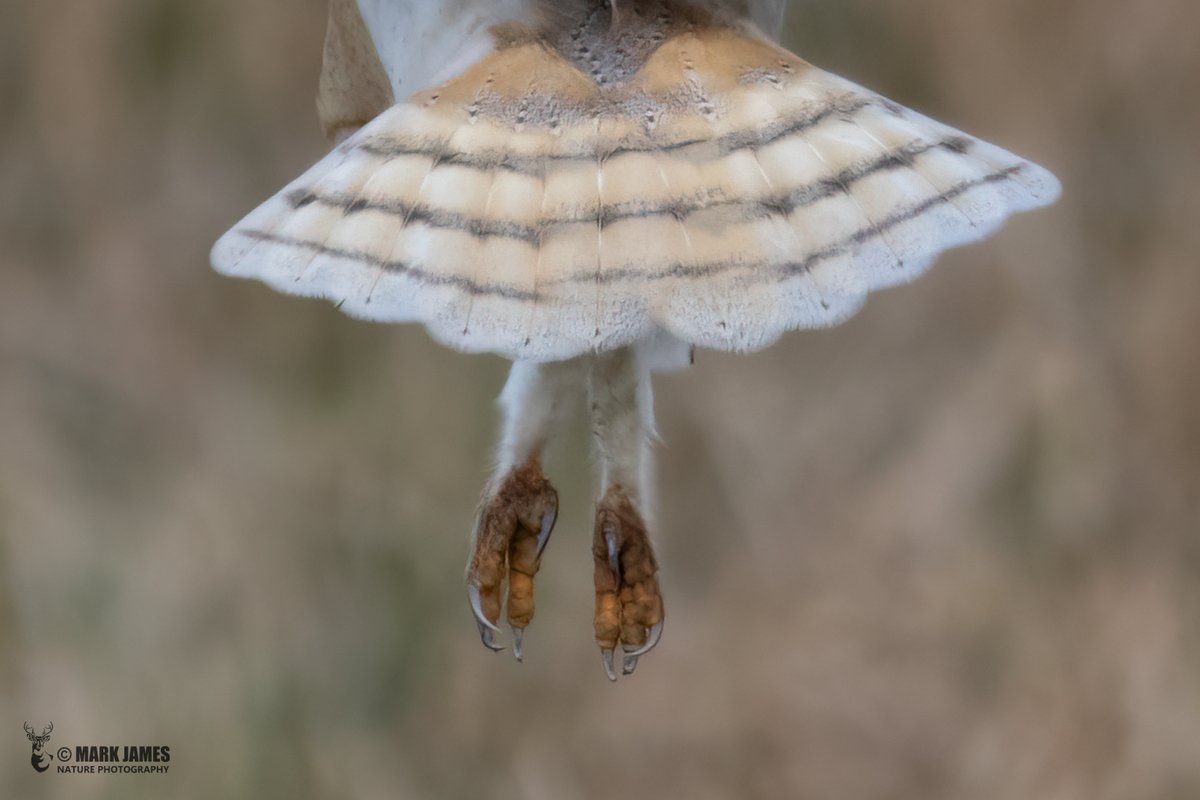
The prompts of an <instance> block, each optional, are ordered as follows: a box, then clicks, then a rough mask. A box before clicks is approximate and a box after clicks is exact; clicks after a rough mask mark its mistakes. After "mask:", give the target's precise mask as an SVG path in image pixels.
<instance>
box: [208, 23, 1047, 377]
mask: <svg viewBox="0 0 1200 800" xmlns="http://www.w3.org/2000/svg"><path fill="white" fill-rule="evenodd" d="M576 6H577V8H576ZM626 6H627V10H626V11H625V12H624V13H622V14H621V15H620V17H619V19H618V21H617V23H616V24H614V22H613V20H612V19H611V17H610V14H609V11H608V6H607V5H606V4H602V3H578V4H575V5H572V4H564V6H563V8H564V9H565V8H576V11H575V12H574V13H566V12H564V13H563V14H560V15H559V16H557V17H553V18H547V19H543V20H541V21H539V22H537V23H536V24H532V25H530V24H517V23H511V22H510V23H505V24H503V25H499V26H496V27H494V28H492V30H491V32H490V34H489V35H490V37H491V40H492V43H493V47H492V49H491V50H490V52H488V53H487V54H486V55H485V56H484V57H482V58H481V59H480V60H478V61H476V62H475V63H474V64H471V65H470V66H468V67H467V68H466V69H465V71H462V72H461V73H460V74H458V75H457V76H455V77H453V78H451V79H450V80H448V81H446V82H444V83H440V84H439V85H437V86H435V87H433V88H428V89H425V90H423V91H421V92H418V93H417V94H415V95H413V96H412V97H411V98H410V99H408V100H407V101H406V102H403V103H399V104H396V105H393V106H391V107H390V108H388V109H387V110H386V111H384V112H383V113H382V114H380V115H379V116H377V117H376V118H375V119H373V120H372V121H371V122H369V123H368V124H366V125H364V126H363V127H361V129H359V130H357V132H355V133H354V134H353V135H351V136H350V137H349V138H348V139H346V140H345V141H344V142H342V143H341V144H340V145H339V146H338V147H337V148H336V149H335V150H334V151H333V152H331V153H330V154H329V155H328V156H326V157H325V158H324V159H322V160H321V161H320V162H319V163H318V164H317V165H315V166H314V167H313V168H312V169H310V170H309V171H308V172H307V173H305V174H304V175H302V176H301V177H300V178H298V179H297V180H295V181H294V182H292V183H291V184H290V185H289V186H287V187H285V188H284V189H283V190H282V191H280V192H279V193H278V194H277V195H275V196H274V197H273V198H271V199H270V200H268V201H267V202H266V203H264V204H263V205H262V206H261V207H259V208H258V209H257V210H255V211H254V212H252V213H251V214H250V215H249V216H248V217H247V218H246V219H245V220H243V221H242V222H241V223H239V224H238V225H237V226H235V227H234V228H233V230H231V231H230V232H229V233H228V234H226V235H225V236H224V237H222V239H221V240H220V241H219V242H218V243H217V245H216V247H215V248H214V252H213V263H214V265H215V266H216V268H217V269H218V270H220V271H222V272H225V273H228V274H231V275H237V276H242V277H253V278H258V279H260V280H263V281H266V282H267V283H269V284H270V285H272V286H274V287H276V288H277V289H280V290H281V291H285V292H288V293H293V294H300V295H308V296H316V297H326V298H329V299H331V300H333V301H334V302H336V303H337V304H338V305H339V307H340V308H342V310H344V311H346V312H347V313H350V314H352V315H354V316H357V317H362V318H366V319H372V320H379V321H385V322H409V321H419V322H422V323H424V324H425V325H426V326H427V327H428V329H429V330H430V331H431V333H432V334H433V335H434V336H435V337H436V338H437V339H438V340H440V341H442V342H444V343H445V344H447V345H449V346H451V347H454V348H456V349H459V350H464V351H470V352H481V351H490V352H495V353H499V354H501V355H504V356H506V357H508V358H512V359H514V360H534V361H550V360H562V359H567V358H571V357H574V356H577V355H581V354H584V353H588V352H603V351H607V350H612V349H615V348H619V347H623V346H626V345H629V344H632V343H634V342H637V341H639V340H644V339H646V338H647V337H651V336H655V335H662V334H667V335H669V336H670V337H674V338H676V339H679V340H681V341H683V342H686V343H689V344H694V345H698V346H701V347H709V348H715V349H723V350H738V351H749V350H756V349H760V348H762V347H765V346H767V345H769V344H771V343H772V342H774V341H775V340H776V339H778V337H779V336H780V335H782V334H783V333H784V332H786V331H788V330H793V329H798V328H814V327H824V326H829V325H833V324H836V323H838V322H840V321H842V320H844V319H846V318H847V317H849V316H850V315H851V314H853V313H854V312H855V311H856V310H857V309H858V308H859V307H860V306H861V305H862V303H863V302H864V300H865V298H866V295H867V293H868V292H869V291H870V290H872V289H877V288H881V287H885V286H890V285H894V284H898V283H903V282H906V281H910V280H912V279H914V278H915V277H917V276H918V275H920V274H921V273H922V272H924V271H925V270H926V269H927V268H928V267H929V265H930V264H931V263H932V262H933V260H934V259H935V258H936V256H937V255H938V254H939V253H940V252H941V251H943V250H946V249H948V248H951V247H955V246H958V245H961V244H965V243H967V242H971V241H975V240H978V239H981V238H983V237H984V236H986V235H988V234H989V233H991V232H993V231H994V230H995V229H996V228H998V227H999V226H1000V224H1001V223H1002V222H1003V221H1004V219H1005V218H1006V217H1008V216H1009V215H1010V214H1012V213H1014V212H1018V211H1024V210H1028V209H1032V208H1035V207H1038V206H1042V205H1045V204H1047V203H1049V202H1052V201H1053V200H1054V199H1055V198H1056V197H1057V195H1058V192H1059V187H1058V184H1057V181H1056V180H1055V179H1054V177H1053V176H1052V175H1050V174H1049V173H1048V172H1046V171H1045V170H1043V169H1042V168H1040V167H1038V166H1036V165H1034V164H1032V163H1030V162H1027V161H1024V160H1022V159H1020V158H1018V157H1016V156H1014V155H1012V154H1010V153H1007V152H1005V151H1004V150H1001V149H999V148H997V147H994V146H992V145H989V144H986V143H984V142H982V141H979V140H977V139H974V138H972V137H970V136H967V135H966V134H963V133H961V132H960V131H957V130H954V129H952V128H949V127H946V126H944V125H942V124H940V123H937V122H935V121H933V120H930V119H928V118H926V117H924V116H921V115H920V114H918V113H916V112H914V111H911V110H909V109H906V108H904V107H903V106H901V105H899V104H897V103H894V102H892V101H889V100H887V99H885V98H883V97H880V96H879V95H877V94H874V93H872V92H870V91H868V90H866V89H863V88H861V87H859V86H857V85H855V84H853V83H851V82H849V81H846V80H844V79H841V78H838V77H837V76H834V75H831V74H829V73H826V72H823V71H821V70H819V69H817V68H815V67H813V66H811V65H810V64H808V63H806V62H804V61H802V60H801V59H799V58H797V57H796V56H794V55H792V54H791V53H789V52H787V51H786V50H783V49H781V48H780V47H778V46H777V45H775V44H773V43H772V42H770V41H768V40H767V39H766V38H765V37H764V36H762V35H761V34H760V33H759V32H758V31H757V29H755V28H754V27H753V26H751V25H750V24H748V23H743V22H741V21H739V20H738V19H730V18H726V17H723V16H721V15H720V14H719V13H716V12H714V11H712V10H709V9H707V8H704V7H700V6H692V5H688V4H683V3H674V2H670V3H669V2H646V3H636V4H626Z"/></svg>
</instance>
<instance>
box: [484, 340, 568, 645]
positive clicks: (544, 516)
mask: <svg viewBox="0 0 1200 800" xmlns="http://www.w3.org/2000/svg"><path fill="white" fill-rule="evenodd" d="M582 383H583V380H582V368H581V366H580V363H579V362H577V361H568V362H562V363H557V364H533V363H528V362H516V363H514V364H513V367H512V372H511V373H510V374H509V378H508V383H507V384H506V385H505V387H504V391H503V392H502V393H501V395H500V406H501V409H502V410H503V414H504V427H503V433H502V436H501V440H500V449H499V454H498V455H499V457H498V466H497V469H496V472H495V475H494V476H493V478H492V480H491V481H490V482H489V483H488V485H487V487H486V488H485V490H484V496H483V501H482V503H481V504H480V509H479V513H478V516H477V518H476V523H475V530H474V533H473V535H472V552H471V559H470V561H469V562H468V563H467V597H468V600H469V601H470V604H471V610H472V612H473V613H474V615H475V621H476V623H477V624H478V626H479V636H480V639H481V640H482V641H483V644H484V646H486V647H487V648H489V649H490V650H494V651H500V650H503V649H504V648H503V647H501V646H499V645H497V644H496V643H495V640H494V637H493V634H494V633H495V632H497V631H499V630H500V628H499V627H498V623H499V621H500V612H501V605H502V603H503V600H504V597H503V595H504V584H505V581H506V580H507V584H508V603H507V609H506V611H507V616H508V623H509V625H510V626H511V628H512V632H513V653H514V655H516V657H517V660H518V661H520V660H521V639H522V634H523V633H524V631H525V628H526V627H527V626H528V625H529V623H530V622H531V621H532V620H533V610H534V607H533V579H534V576H535V575H536V574H537V571H538V567H539V566H540V564H541V557H542V551H543V550H544V549H545V547H546V544H547V542H548V541H549V540H550V534H551V532H552V531H553V530H554V523H555V520H556V519H557V517H558V492H557V491H556V490H555V489H554V487H553V486H552V485H551V484H550V481H548V480H547V479H546V476H545V475H544V474H543V472H542V465H541V457H542V451H543V450H544V449H545V446H546V442H547V441H548V440H549V438H550V435H551V433H552V430H553V428H554V427H555V423H556V422H557V421H559V419H560V418H561V416H562V411H563V407H564V405H565V400H567V399H569V397H570V396H571V395H572V394H578V393H582Z"/></svg>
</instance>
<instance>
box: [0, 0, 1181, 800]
mask: <svg viewBox="0 0 1200 800" xmlns="http://www.w3.org/2000/svg"><path fill="white" fill-rule="evenodd" d="M324 14H325V8H324V3H323V2H321V0H302V1H298V0H204V1H203V2H199V1H197V0H190V1H186V2H185V0H36V1H35V0H10V2H8V3H7V4H5V7H4V10H3V13H2V16H0V92H2V94H0V99H2V100H3V103H2V104H0V108H2V109H3V114H2V115H0V245H2V248H0V252H2V255H0V259H2V261H0V263H2V265H3V273H2V275H0V532H2V536H0V754H2V755H0V796H2V797H5V798H35V797H64V798H66V797H71V798H75V797H79V798H122V800H125V799H127V798H156V799H157V798H213V797H222V798H242V797H245V798H263V797H267V798H275V797H279V798H296V797H313V798H384V797H387V798H427V797H439V798H440V797H448V798H458V797H496V798H547V800H569V799H570V798H590V797H600V796H614V797H625V798H637V797H670V798H674V797H680V798H696V799H697V800H702V799H703V798H785V797H786V798H838V799H839V800H857V799H858V798H862V799H863V800H868V799H869V800H882V799H884V798H888V799H894V800H932V799H934V798H970V799H971V800H990V799H991V798H996V799H997V800H998V799H1000V798H1005V799H1007V798H1012V799H1014V800H1017V799H1019V800H1030V799H1031V798H1039V799H1040V798H1047V799H1050V800H1109V799H1110V798H1111V800H1127V799H1128V800H1189V799H1191V798H1200V581H1198V579H1200V541H1198V539H1197V534H1198V530H1200V499H1198V491H1200V402H1198V401H1200V396H1198V395H1200V359H1198V356H1197V347H1198V345H1200V310H1198V303H1200V270H1198V269H1197V256H1196V254H1197V252H1200V224H1198V222H1200V198H1198V197H1197V188H1196V187H1197V181H1198V178H1200V146H1198V145H1197V142H1198V141H1200V88H1198V85H1197V77H1196V76H1197V75H1200V48H1197V47H1196V46H1195V35H1196V33H1197V31H1198V30H1200V13H1198V7H1197V6H1196V4H1195V2H1194V0H1137V2H1135V1H1134V0H1088V2H1081V1H1079V0H991V1H990V2H985V0H970V1H964V0H793V8H792V9H791V11H790V15H789V23H788V33H787V42H788V43H789V44H790V45H791V46H792V47H793V48H794V49H796V50H797V51H798V52H799V53H800V54H801V55H803V56H805V57H807V58H809V59H810V60H812V61H814V62H815V63H817V64H819V65H821V66H824V67H826V68H830V69H833V70H835V71H839V72H842V73H844V74H846V75H847V76H848V77H851V78H853V79H855V80H858V81H860V82H862V83H865V84H867V85H869V86H872V87H873V88H876V89H879V90H880V91H883V92H884V93H886V94H889V95H891V96H893V97H895V98H896V99H897V100H900V101H902V102H904V103H906V104H909V105H912V106H914V107H916V108H918V109H921V110H923V111H925V112H927V113H930V114H931V115H934V116H937V117H940V118H943V119H944V120H946V121H947V122H949V123H951V124H954V125H956V126H958V127H961V128H964V129H965V130H968V131H970V132H972V133H974V134H976V135H978V136H981V137H983V138H986V139H990V140H992V141H995V142H997V143H1000V144H1002V145H1003V146H1005V147H1008V148H1011V149H1013V150H1015V151H1017V152H1019V153H1022V154H1024V155H1026V156H1028V157H1030V158H1032V159H1034V160H1036V161H1039V162H1040V163H1043V164H1045V165H1047V166H1048V167H1050V168H1051V169H1053V170H1054V171H1055V172H1057V173H1058V175H1059V176H1060V177H1061V178H1062V180H1063V183H1064V185H1065V195H1064V199H1063V201H1062V202H1061V203H1060V205H1058V206H1057V207H1055V208H1054V209H1052V210H1050V211H1047V212H1042V213H1038V214H1036V215H1033V216H1028V217H1021V218H1018V219H1017V220H1015V221H1013V222H1012V223H1011V224H1010V225H1009V226H1008V227H1007V228H1006V229H1005V230H1004V231H1003V232H1002V234H1001V235H1000V236H998V237H997V238H995V239H994V240H992V241H990V242H988V243H987V244H984V245H982V246H975V247H972V248H969V249H966V250H960V251H955V252H954V253H952V254H950V255H949V256H947V257H945V258H944V259H943V261H942V263H941V264H940V266H939V267H938V268H937V269H936V270H935V271H934V272H933V273H932V274H931V275H929V276H928V277H926V278H925V279H924V280H922V281H921V282H919V283H917V284H915V285H913V286H911V287H906V288H903V289H898V290H894V291H891V292H888V293H885V294H882V295H877V296H875V297H873V298H872V301H871V302H870V304H869V305H868V307H867V309H866V310H865V311H864V312H863V313H862V314H860V315H859V316H858V317H857V318H855V319H854V320H853V321H851V322H850V323H848V324H847V325H845V326H843V327H841V328H838V329H835V330H832V331H825V332H819V333H802V334H794V335H792V336H790V337H788V338H787V339H786V340H785V341H784V342H783V343H781V344H779V345H778V346H776V347H774V348H773V349H771V350H769V351H768V352H765V353H762V354H759V355H755V356H748V357H732V356H725V355H718V354H709V353H702V354H701V355H700V358H699V362H698V365H697V366H696V367H695V368H694V369H692V370H691V371H689V372H686V373H683V374H680V375H675V376H668V377H664V378H660V379H659V381H658V384H657V389H658V397H657V405H658V410H659V418H660V423H661V429H662V435H663V439H664V444H663V446H662V447H661V449H660V459H659V473H660V484H661V486H662V493H663V500H662V509H661V513H660V523H659V526H658V531H657V540H658V542H659V548H660V559H661V561H662V563H663V567H664V583H665V590H666V592H667V595H666V597H667V607H668V610H669V624H668V627H667V634H666V636H665V637H664V641H663V644H662V646H661V647H660V649H659V650H658V651H657V652H656V653H655V654H654V655H653V656H652V657H649V658H647V659H645V660H644V661H643V665H642V667H641V669H640V670H639V672H638V674H637V676H636V678H635V679H633V680H629V681H625V682H623V683H621V684H619V685H617V686H615V687H614V686H610V685H609V684H608V683H607V682H606V681H605V680H604V677H603V672H602V671H601V668H600V664H599V659H598V655H597V651H596V648H595V646H594V644H593V643H592V641H591V636H590V627H589V626H590V604H591V601H592V597H591V584H590V569H591V567H590V555H589V552H588V547H589V543H590V526H591V509H590V501H591V491H592V490H591V475H590V469H589V467H588V463H587V436H586V429H585V428H584V427H583V426H582V425H581V424H577V425H576V427H575V428H574V430H573V435H572V437H571V440H570V442H569V443H566V444H564V446H563V447H562V448H561V449H560V452H559V453H558V455H557V456H556V457H555V458H553V459H552V462H551V470H552V471H551V474H552V475H553V476H554V479H555V480H556V481H557V482H558V484H559V486H560V489H561V490H562V491H563V496H564V506H563V516H562V521H561V523H560V527H559V529H558V531H557V532H556V534H555V539H554V541H553V543H552V544H551V546H550V550H549V551H548V557H547V560H546V563H545V567H544V570H543V572H542V576H541V578H540V579H539V587H540V595H539V609H540V611H539V617H538V619H537V621H536V622H535V624H534V626H533V627H532V628H531V629H530V633H529V636H528V639H527V651H528V656H527V663H526V664H525V665H523V666H518V665H516V664H514V663H513V662H512V659H511V658H510V657H508V656H507V655H502V656H498V657H493V656H489V655H488V654H487V653H485V652H484V651H483V649H482V648H481V647H480V646H479V643H478V639H477V637H476V636H475V632H474V629H473V625H472V622H471V620H470V617H469V614H468V612H467V609H466V604H465V601H464V592H463V588H462V580H461V579H462V565H463V563H464V561H465V555H466V539H467V528H468V525H469V523H470V520H471V515H472V512H473V509H474V504H475V501H476V499H477V497H478V492H479V490H480V488H481V485H482V482H483V480H484V478H485V475H486V465H487V463H488V458H489V451H490V447H491V441H492V436H493V431H494V428H495V423H496V413H495V411H494V407H493V398H494V396H495V395H496V394H497V392H498V391H499V389H500V386H501V384H502V382H503V378H504V374H505V368H506V365H505V364H504V363H503V362H502V361H500V360H499V359H496V358H490V357H466V356H461V355H457V354H454V353H451V352H449V351H446V350H443V349H442V348H440V347H438V346H436V345H435V344H433V343H431V341H430V340H429V339H428V338H427V337H426V335H425V334H424V332H423V331H421V330H419V329H414V328H396V327H383V326H376V325H370V324H365V323H361V322H356V321H353V320H350V319H347V318H345V317H343V316H341V315H339V314H338V313H337V312H336V311H335V310H334V309H333V308H331V307H330V306H328V305H326V304H324V303H321V302H316V301H306V300H301V299H297V298H287V297H283V296H279V295H276V294H274V293H272V292H271V291H270V290H268V289H266V288H264V287H262V286H260V285H256V284H251V283H244V282H235V281H232V280H228V279H224V278H220V277H218V276H217V275H215V274H214V273H212V272H211V271H210V270H209V268H208V265H207V251H208V248H209V246H210V244H211V242H212V241H213V240H214V238H215V237H216V236H217V235H218V234H220V233H221V232H222V231H223V230H224V229H225V228H226V227H228V226H229V225H230V224H232V223H233V222H234V221H235V220H236V219H237V218H239V217H240V216H241V215H242V214H243V213H245V212H246V211H248V210H249V209H250V208H252V207H253V206H254V205H255V204H257V203H258V202H259V201H260V200H262V199H264V198H265V197H266V196H267V195H268V194H270V193H272V192H273V191H275V190H276V189H277V188H278V187H279V186H281V185H282V184H283V183H285V182H286V181H288V180H290V179H291V178H293V177H294V176H295V175H297V174H299V172H300V171H301V170H302V169H304V168H305V167H307V166H308V165H309V164H310V163H312V162H313V161H315V160H316V159H317V158H318V157H319V156H320V155H321V154H322V153H323V152H324V149H325V147H326V145H325V143H324V142H323V141H322V140H321V138H320V134H319V130H318V125H317V122H316V118H315V113H314V105H313V98H314V94H315V90H316V80H317V72H318V68H319V58H320V49H321V47H320V46H321V39H322V35H323V25H324ZM26 719H28V720H29V721H30V723H31V724H33V725H35V726H38V725H44V724H45V723H46V722H47V721H51V720H52V721H53V722H54V724H55V732H54V734H53V736H54V738H53V739H52V740H51V743H50V744H51V750H52V751H53V749H55V748H56V747H57V746H60V745H64V744H66V745H72V744H82V743H97V744H107V743H133V744H139V743H140V744H161V743H166V744H169V745H170V746H171V747H172V754H173V759H172V764H171V772H170V773H169V775H167V776H165V777H136V776H130V777H102V776H96V777H72V776H63V775H55V774H53V773H49V774H45V775H36V774H35V773H34V772H33V771H32V770H31V769H30V767H29V763H28V755H29V750H28V747H29V743H28V742H27V741H26V739H25V736H24V734H23V732H22V729H21V724H22V722H23V721H25V720H26Z"/></svg>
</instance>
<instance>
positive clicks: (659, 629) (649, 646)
mask: <svg viewBox="0 0 1200 800" xmlns="http://www.w3.org/2000/svg"><path fill="white" fill-rule="evenodd" d="M662 633H663V623H661V622H660V623H658V624H657V625H654V626H653V627H651V628H650V638H649V639H647V640H646V643H645V644H644V645H642V646H641V647H639V648H638V649H637V650H634V651H633V652H632V653H626V654H625V666H626V668H627V669H628V668H629V659H631V658H632V659H633V665H634V667H636V666H637V659H638V656H644V655H646V653H649V652H650V651H651V650H653V649H654V648H656V647H658V643H659V641H660V640H661V639H662ZM630 672H633V670H632V669H629V672H627V673H625V674H627V675H628V674H629V673H630Z"/></svg>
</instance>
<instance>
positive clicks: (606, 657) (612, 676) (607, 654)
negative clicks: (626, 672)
mask: <svg viewBox="0 0 1200 800" xmlns="http://www.w3.org/2000/svg"><path fill="white" fill-rule="evenodd" d="M614 654H615V651H614V650H601V651H600V659H601V660H602V661H603V662H604V672H605V674H606V675H608V679H609V680H610V681H613V682H615V681H616V680H617V670H616V668H615V665H614V664H613V659H614Z"/></svg>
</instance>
